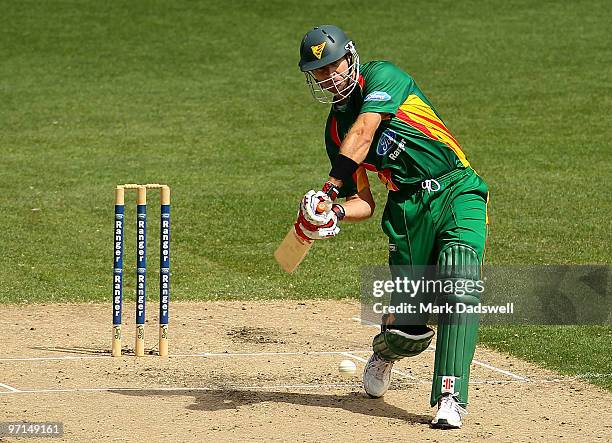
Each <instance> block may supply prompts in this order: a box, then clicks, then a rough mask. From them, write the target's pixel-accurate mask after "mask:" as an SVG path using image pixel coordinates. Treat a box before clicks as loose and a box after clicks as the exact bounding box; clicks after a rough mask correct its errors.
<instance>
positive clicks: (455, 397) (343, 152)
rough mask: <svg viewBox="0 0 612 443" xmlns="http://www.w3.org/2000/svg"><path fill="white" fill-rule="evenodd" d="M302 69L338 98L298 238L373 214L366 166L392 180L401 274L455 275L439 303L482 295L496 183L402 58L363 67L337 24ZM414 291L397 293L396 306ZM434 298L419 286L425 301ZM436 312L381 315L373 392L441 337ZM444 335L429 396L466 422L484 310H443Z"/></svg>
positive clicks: (394, 241) (315, 38)
mask: <svg viewBox="0 0 612 443" xmlns="http://www.w3.org/2000/svg"><path fill="white" fill-rule="evenodd" d="M299 67H300V70H301V71H302V72H303V73H304V74H305V76H306V84H307V85H308V87H309V88H310V90H311V92H312V95H313V97H314V98H315V99H316V100H318V101H319V102H321V103H329V104H331V109H330V112H329V116H328V118H327V123H326V125H325V143H326V148H327V154H328V156H329V159H330V162H331V171H330V173H329V178H328V179H327V181H326V182H325V184H324V185H323V187H322V189H321V190H320V191H317V192H315V191H314V190H311V191H309V192H308V193H306V195H305V196H304V198H303V199H302V201H301V203H300V210H299V213H298V219H297V222H296V224H295V228H296V232H297V233H298V235H300V236H303V237H304V238H307V239H311V240H321V239H326V238H330V237H333V236H335V235H337V234H338V232H339V231H340V229H339V227H338V225H339V223H343V222H358V221H362V220H366V219H368V218H369V217H371V216H372V214H373V213H374V208H375V203H374V198H373V196H372V193H371V191H370V185H369V182H368V177H367V174H366V170H368V171H371V172H373V173H376V174H377V175H378V178H379V179H380V181H382V183H383V184H384V185H385V187H386V188H387V189H388V198H387V202H386V205H385V208H384V212H383V215H382V222H381V225H382V229H383V231H384V233H385V234H386V235H387V237H388V238H389V265H390V266H391V273H392V275H393V276H398V275H399V276H401V275H403V276H406V275H408V276H411V277H414V278H420V277H421V275H420V274H418V272H420V271H417V269H422V268H423V267H424V266H426V265H431V268H432V269H434V272H435V273H436V275H435V278H436V279H437V280H439V281H443V282H445V283H450V284H451V285H450V286H446V285H445V286H444V287H445V288H447V287H451V288H452V287H457V288H462V289H461V290H457V291H455V292H453V291H452V290H451V291H444V292H442V293H439V294H436V295H435V296H434V300H435V303H436V305H445V304H451V305H452V304H456V303H461V304H465V305H468V306H471V305H477V304H478V303H479V301H480V299H479V297H480V294H479V293H478V292H477V291H476V290H470V289H466V288H474V287H477V285H469V284H467V283H470V282H472V283H473V282H476V281H477V280H480V272H481V264H482V260H483V255H484V248H485V239H486V233H487V223H488V220H487V202H488V189H487V185H486V184H485V182H484V181H483V180H482V178H480V176H478V175H477V174H476V173H475V172H474V170H473V169H472V168H471V167H470V163H469V161H468V160H467V158H466V156H465V154H464V152H463V150H462V149H461V147H460V145H459V143H458V142H457V140H456V139H455V138H454V137H453V135H452V134H451V133H450V131H449V130H448V129H447V127H446V125H445V124H444V122H443V121H442V119H441V118H440V116H439V114H438V112H437V111H436V109H435V108H434V107H433V105H432V104H431V103H430V102H429V100H428V99H427V98H426V97H425V95H424V94H423V92H421V90H420V89H419V87H418V86H417V84H416V83H415V81H414V80H413V79H412V77H411V76H410V75H408V74H407V73H406V72H404V71H403V70H401V69H400V68H398V67H397V66H395V65H394V64H392V63H390V62H388V61H370V62H367V63H363V64H360V61H359V55H358V54H357V50H356V48H355V45H354V43H353V41H351V40H350V39H349V38H348V37H347V36H346V34H345V33H344V32H343V31H342V30H341V29H339V28H338V27H336V26H332V25H321V26H317V27H315V28H313V29H312V30H310V31H309V32H308V33H307V34H306V35H305V36H304V38H303V39H302V43H301V45H300V61H299ZM337 198H344V199H345V200H344V201H342V203H338V201H337V200H336V199H337ZM320 203H324V205H323V207H324V208H327V210H326V211H321V209H320V208H321V205H320ZM453 285H455V286H453ZM405 297H406V295H405V294H401V293H398V292H394V293H393V294H392V295H391V302H390V305H399V304H400V303H401V302H403V301H406V300H405ZM420 297H421V298H420ZM426 297H427V295H426V294H417V295H416V301H419V300H426ZM411 302H412V303H414V302H415V301H414V300H412V301H411ZM427 320H428V315H425V314H424V315H416V316H414V315H412V316H409V317H405V316H402V315H393V314H389V315H385V316H383V320H382V322H381V323H382V324H381V332H380V333H379V334H378V335H376V336H375V337H374V339H373V343H372V347H373V354H372V356H371V357H370V359H369V360H368V362H367V364H366V367H365V370H364V374H363V384H364V388H365V391H366V393H367V394H368V395H369V396H371V397H375V398H377V397H381V396H383V395H384V394H385V392H386V391H387V389H388V388H389V384H390V382H391V369H392V367H393V364H394V362H396V361H397V360H400V359H402V358H404V357H412V356H415V355H418V354H420V353H421V352H423V351H425V350H426V349H427V347H428V346H429V344H430V343H431V341H432V338H433V337H434V330H433V329H432V328H430V327H429V326H428V325H427ZM437 334H438V337H437V341H436V352H435V364H434V370H433V382H432V388H431V399H430V404H431V406H436V405H437V407H438V411H437V413H436V416H435V418H434V419H433V421H432V426H433V427H436V428H445V429H448V428H460V427H461V425H462V416H463V415H464V414H465V408H466V405H467V403H468V382H469V375H470V363H471V361H472V358H473V356H474V350H475V348H476V341H477V335H478V316H477V315H476V314H468V313H457V312H448V313H444V314H440V315H439V316H438V324H437Z"/></svg>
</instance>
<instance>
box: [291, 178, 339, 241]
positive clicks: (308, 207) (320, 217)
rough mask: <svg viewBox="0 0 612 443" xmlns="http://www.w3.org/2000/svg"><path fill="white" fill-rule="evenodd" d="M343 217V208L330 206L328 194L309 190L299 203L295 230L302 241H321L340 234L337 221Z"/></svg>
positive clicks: (334, 205)
mask: <svg viewBox="0 0 612 443" xmlns="http://www.w3.org/2000/svg"><path fill="white" fill-rule="evenodd" d="M343 217H344V208H343V207H342V206H341V205H337V204H332V200H331V198H330V197H329V195H328V194H326V193H325V192H323V191H318V192H315V191H312V190H311V191H308V192H307V193H306V195H305V196H304V198H303V199H302V202H301V203H300V208H299V211H298V218H297V221H296V222H295V230H296V232H297V234H298V235H299V236H300V237H302V238H304V239H309V240H322V239H324V238H329V237H333V236H335V235H337V234H338V233H339V232H340V228H339V227H338V221H340V220H341V219H342V218H343Z"/></svg>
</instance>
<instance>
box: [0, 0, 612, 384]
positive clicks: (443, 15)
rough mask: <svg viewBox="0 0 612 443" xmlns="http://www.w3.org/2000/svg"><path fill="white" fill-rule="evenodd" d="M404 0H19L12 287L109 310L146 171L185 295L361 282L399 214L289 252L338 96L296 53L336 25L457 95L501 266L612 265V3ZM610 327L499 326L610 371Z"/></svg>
mask: <svg viewBox="0 0 612 443" xmlns="http://www.w3.org/2000/svg"><path fill="white" fill-rule="evenodd" d="M385 5H386V6H385V7H384V8H383V9H378V8H375V7H374V6H372V4H371V3H367V4H366V3H360V2H350V1H338V2H334V6H333V7H327V8H326V7H325V6H324V5H323V4H320V3H319V4H304V3H303V2H297V1H295V2H286V1H255V2H253V1H248V2H247V1H232V2H221V1H218V2H210V1H203V2H187V1H176V2H161V1H157V2H153V1H146V2H128V1H113V2H94V1H80V2H79V1H53V0H50V1H45V2H31V1H6V0H0V10H1V11H2V13H1V14H0V41H1V44H0V103H1V105H0V153H1V157H0V189H1V193H0V207H1V209H2V214H3V224H4V229H3V235H2V252H3V256H4V260H3V264H4V266H3V267H2V268H1V269H0V280H1V281H2V285H1V286H0V302H2V303H16V302H18V303H32V302H53V301H84V302H85V301H107V300H109V304H110V290H111V288H110V283H111V260H112V223H113V222H112V211H113V188H114V186H115V184H117V183H126V182H165V183H169V184H170V185H171V186H172V191H173V199H172V204H173V215H172V217H173V243H172V271H173V281H172V289H173V299H174V300H189V299H221V298H235V299H258V298H285V297H298V298H311V297H323V298H328V297H330V298H340V297H354V296H356V294H357V293H358V285H359V270H360V267H361V266H362V265H364V264H381V263H384V262H385V261H386V239H385V238H384V236H383V234H382V232H381V231H380V229H379V228H378V223H379V220H380V214H381V212H382V211H381V210H379V211H378V213H377V215H376V216H375V217H374V218H373V219H372V220H370V221H368V222H366V223H362V224H358V225H347V226H345V227H343V232H342V233H341V235H340V236H339V237H338V238H337V239H334V240H331V241H328V242H325V243H321V244H317V245H316V247H315V248H313V251H312V253H311V254H310V256H309V257H308V258H307V260H306V262H305V263H304V264H303V265H302V266H301V268H300V269H299V271H298V272H297V273H296V274H295V275H291V276H288V275H285V274H283V273H282V272H280V271H279V269H278V267H277V265H276V263H275V262H274V261H273V259H272V252H273V250H274V249H275V247H276V245H277V244H278V242H279V241H280V240H281V239H282V237H283V236H284V234H285V233H286V231H287V229H288V227H289V225H290V223H291V222H292V220H293V218H294V216H295V211H296V205H297V202H298V200H299V198H300V197H301V196H302V195H303V193H304V192H305V191H306V190H308V189H311V188H314V187H317V186H320V185H321V183H322V181H323V180H324V178H325V177H326V173H327V172H328V170H329V164H328V161H327V158H326V155H325V152H324V149H323V144H322V139H323V126H324V119H325V116H326V113H327V108H326V107H325V106H323V105H319V104H317V103H315V102H314V101H313V100H312V99H311V97H310V95H309V92H308V91H307V89H306V88H305V86H304V79H303V76H302V75H301V74H300V73H299V71H298V69H297V58H298V45H299V42H300V38H301V36H302V35H303V33H304V32H305V31H306V30H308V29H309V28H310V27H312V26H313V25H315V24H319V23H321V22H323V23H325V22H330V23H336V24H338V25H340V26H342V27H343V28H345V29H346V31H347V32H348V33H349V34H350V35H351V36H352V37H353V38H354V39H355V40H356V43H357V46H358V49H359V51H360V54H361V56H362V60H364V61H366V60H371V59H388V60H392V61H394V62H395V63H396V64H398V65H400V66H401V67H403V68H404V69H406V70H407V71H408V72H410V73H411V74H412V75H413V76H414V78H415V79H416V81H417V82H418V83H419V85H420V86H421V88H422V89H423V90H424V92H425V94H427V95H428V97H429V98H430V100H431V101H432V102H433V103H434V104H435V106H436V107H437V108H438V110H439V111H440V113H441V114H442V116H443V117H444V119H445V121H446V123H447V125H448V126H449V128H450V129H451V131H453V133H454V134H455V136H456V137H457V138H458V139H459V141H460V142H461V143H462V145H463V147H464V148H465V150H466V152H467V154H468V156H469V158H470V160H471V161H472V163H473V165H474V166H475V167H476V169H477V170H478V171H479V173H480V174H481V175H482V176H483V177H484V178H485V179H486V180H487V182H488V183H489V186H490V188H491V191H492V203H491V220H492V225H491V236H490V240H489V243H488V259H487V260H488V261H489V262H490V263H493V264H510V263H512V264H525V263H533V264H545V263H576V264H580V263H610V262H611V261H612V260H611V258H612V257H611V254H612V253H611V251H610V245H611V244H612V233H611V230H610V216H611V215H612V210H611V207H612V197H611V195H612V193H611V192H610V191H611V189H610V178H611V177H612V149H611V142H610V140H612V126H611V125H610V119H609V116H610V115H611V114H612V87H611V85H612V71H611V70H610V66H611V65H612V49H611V47H610V45H609V32H608V29H609V23H608V22H609V17H610V12H611V7H610V4H609V2H607V1H603V0H602V1H574V2H564V1H557V2H554V1H545V2H537V3H536V2H531V1H497V2H485V1H482V2H475V1H472V2H470V1H468V2H461V4H460V5H458V4H457V2H450V1H448V2H446V1H445V2H426V1H420V2H403V1H393V2H387V3H386V4H385ZM375 193H376V196H377V197H378V202H379V203H381V207H382V203H383V202H384V190H383V189H382V186H379V185H378V184H376V185H375ZM156 198H157V196H156V195H155V196H151V197H150V199H151V200H152V201H156V200H155V199H156ZM134 199H135V197H134V196H133V195H130V197H129V198H128V205H127V206H126V210H127V211H128V215H129V216H132V217H133V212H132V211H134V212H135V207H134V206H133V204H134ZM157 211H158V207H157V205H151V209H150V214H151V215H150V217H151V219H152V220H155V219H156V214H157ZM129 220H130V219H129V218H128V226H130V227H131V226H132V224H131V223H129ZM132 220H133V218H132ZM150 223H151V224H152V225H155V222H154V221H152V222H150ZM130 229H131V230H130ZM130 229H128V231H127V232H126V236H127V242H128V243H127V256H126V260H125V261H126V269H127V272H128V278H126V291H125V292H126V295H127V296H130V297H133V292H134V291H133V289H134V281H133V279H132V278H131V271H130V270H131V269H133V267H134V261H135V260H134V250H133V244H132V243H130V239H132V240H133V238H134V236H133V228H132V227H131V228H130ZM149 234H150V237H149V238H150V243H149V248H150V251H155V249H156V246H155V241H156V234H155V233H154V230H151V231H150V233H149ZM149 260H150V262H152V263H153V264H154V263H156V258H155V255H154V254H150V259H149ZM153 267H154V266H152V267H151V268H150V269H151V270H150V274H149V275H150V276H151V278H150V279H149V282H150V283H151V287H150V289H149V291H150V293H151V294H153V293H154V292H155V280H156V278H154V277H155V274H156V273H155V272H154V271H153ZM109 321H110V319H109ZM610 335H611V328H609V327H605V328H587V327H582V328H525V327H514V328H484V329H483V334H482V338H483V342H484V343H487V344H489V345H492V346H495V347H498V348H500V349H503V350H507V351H510V352H512V353H515V354H517V355H519V356H522V357H524V358H527V359H531V360H534V361H537V362H539V363H541V364H544V365H548V366H550V367H554V368H557V369H559V370H561V371H564V372H566V373H574V374H583V373H587V372H588V373H599V374H605V373H609V372H610V368H611V367H612V354H611V351H610V347H609V343H610ZM563 356H571V357H572V358H571V359H568V358H563ZM569 360H571V361H569ZM593 380H594V381H595V382H597V383H601V384H603V385H604V386H607V387H608V388H612V378H610V377H609V376H608V377H598V378H593Z"/></svg>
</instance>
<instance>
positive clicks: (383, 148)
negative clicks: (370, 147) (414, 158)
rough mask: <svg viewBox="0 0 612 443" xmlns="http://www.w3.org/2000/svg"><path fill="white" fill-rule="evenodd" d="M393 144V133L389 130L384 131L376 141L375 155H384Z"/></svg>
mask: <svg viewBox="0 0 612 443" xmlns="http://www.w3.org/2000/svg"><path fill="white" fill-rule="evenodd" d="M395 143H396V142H395V132H393V131H392V130H391V129H387V130H385V131H384V132H383V133H382V134H380V138H379V139H378V145H377V146H376V153H377V154H378V155H381V156H382V155H385V154H386V153H387V152H389V150H390V149H391V148H392V147H393V145H394V144H395Z"/></svg>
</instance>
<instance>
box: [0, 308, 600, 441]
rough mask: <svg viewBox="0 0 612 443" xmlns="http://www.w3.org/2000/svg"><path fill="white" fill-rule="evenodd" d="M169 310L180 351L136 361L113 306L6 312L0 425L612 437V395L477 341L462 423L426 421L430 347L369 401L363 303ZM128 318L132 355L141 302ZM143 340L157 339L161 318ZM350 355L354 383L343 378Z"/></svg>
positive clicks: (76, 433)
mask: <svg viewBox="0 0 612 443" xmlns="http://www.w3.org/2000/svg"><path fill="white" fill-rule="evenodd" d="M148 309H149V313H150V314H152V313H154V312H155V311H156V306H155V305H154V304H153V303H151V304H150V305H149V307H148ZM171 309H172V310H171V325H170V333H171V348H170V352H171V354H172V355H171V357H169V358H168V359H161V358H159V357H157V356H153V355H150V356H146V357H145V358H141V359H136V358H135V357H133V356H130V355H126V356H124V357H123V358H112V357H110V356H109V347H110V331H111V328H110V319H111V307H110V305H37V306H1V307H0V318H2V321H3V323H4V325H3V328H2V329H3V330H4V331H5V332H6V336H5V337H6V338H5V340H4V343H3V345H4V346H3V348H2V351H1V354H0V374H1V375H0V421H62V422H64V427H65V434H64V439H65V440H66V441H103V440H104V441H106V440H117V441H127V440H130V441H144V440H148V441H161V440H162V439H164V438H167V439H172V440H174V441H209V440H214V441H226V440H227V441H245V440H253V441H313V442H315V441H317V442H318V441H348V440H351V441H386V440H397V441H440V442H442V441H453V442H455V441H480V440H486V441H512V442H517V441H572V440H573V441H602V442H603V441H611V440H612V412H611V411H612V409H610V407H609V406H608V405H609V404H610V400H612V395H611V394H610V393H609V392H606V391H604V390H601V389H598V388H596V387H594V386H591V385H589V384H586V383H584V382H582V381H580V380H577V379H573V378H568V377H562V376H559V375H558V374H554V373H552V372H549V371H545V370H542V369H539V368H537V367H535V366H533V365H530V364H527V363H524V362H522V361H520V360H516V359H514V358H511V357H507V356H505V355H501V354H498V353H495V352H492V351H489V350H486V349H482V348H479V349H478V350H477V351H476V358H475V362H474V364H473V369H472V386H471V403H470V409H469V415H468V416H467V417H466V420H465V424H464V428H463V429H461V430H453V431H440V430H433V429H430V428H429V426H428V423H429V421H430V420H431V418H432V414H433V413H434V410H433V409H432V408H430V407H429V405H428V399H429V390H430V379H431V371H432V366H433V352H432V350H430V351H428V352H425V353H423V354H421V355H420V356H418V357H416V358H412V359H404V360H402V361H401V362H399V363H398V364H397V365H396V368H397V371H396V373H395V374H394V376H393V383H392V386H391V390H390V391H389V392H388V393H387V394H386V395H385V397H384V399H377V400H373V399H369V398H367V397H366V396H365V394H364V393H363V390H362V388H361V384H360V375H361V370H362V369H363V363H364V361H365V359H367V357H368V355H369V347H370V346H369V344H370V342H371V338H372V336H373V334H374V333H375V332H376V329H374V327H371V326H368V325H363V324H361V323H360V322H358V321H355V320H354V317H358V316H359V306H358V305H357V303H354V302H349V301H340V302H337V301H333V302H330V301H308V302H298V301H281V302H248V303H241V302H214V303H213V302H210V303H175V304H174V305H173V306H172V307H171ZM124 317H125V318H124V349H125V350H126V351H127V350H128V347H129V348H130V349H131V347H132V346H133V339H134V334H133V330H134V319H133V306H132V305H127V306H125V309H124ZM147 334H148V339H147V344H148V345H151V346H152V345H154V344H155V341H156V337H157V324H156V319H155V318H152V319H151V320H150V321H149V322H148V326H147ZM345 358H350V359H353V360H354V361H355V362H356V363H357V367H358V375H356V376H355V377H353V378H349V379H346V378H341V377H340V375H339V374H338V371H337V366H338V363H339V362H340V360H342V359H345ZM3 440H4V439H3ZM7 440H8V439H7ZM53 441H57V440H53Z"/></svg>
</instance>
